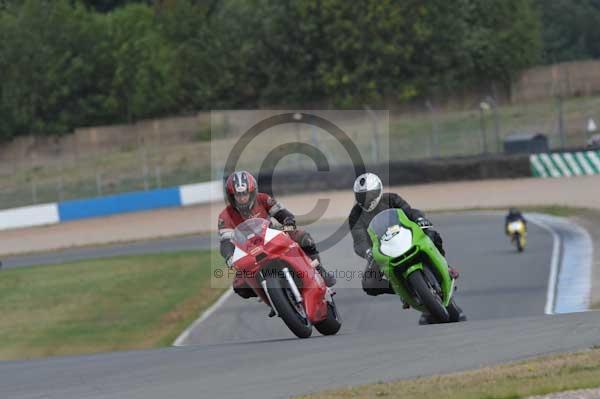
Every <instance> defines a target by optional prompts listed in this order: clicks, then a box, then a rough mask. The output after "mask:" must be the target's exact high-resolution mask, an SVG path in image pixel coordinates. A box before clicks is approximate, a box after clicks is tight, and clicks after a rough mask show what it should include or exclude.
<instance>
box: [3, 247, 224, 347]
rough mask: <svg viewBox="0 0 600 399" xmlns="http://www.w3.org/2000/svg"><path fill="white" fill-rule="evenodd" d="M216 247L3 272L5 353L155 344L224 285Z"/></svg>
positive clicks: (169, 337) (167, 338) (189, 319)
mask: <svg viewBox="0 0 600 399" xmlns="http://www.w3.org/2000/svg"><path fill="white" fill-rule="evenodd" d="M210 260H211V253H210V252H207V251H203V252H181V253H170V254H160V255H144V256H130V257H116V258H110V259H102V260H92V261H82V262H74V263H68V264H62V265H53V266H38V267H29V268H19V269H9V270H3V271H1V272H0V314H1V315H2V317H0V359H23V358H33V357H45V356H52V355H72V354H81V353H93V352H103V351H115V350H125V349H140V348H155V347H161V346H167V345H170V344H171V343H172V342H173V340H174V339H175V338H176V337H177V335H178V334H180V333H181V331H183V330H184V329H185V327H186V326H187V325H188V324H190V323H191V322H192V321H193V320H194V319H196V318H197V317H198V314H199V312H200V311H201V310H202V309H204V308H206V307H207V306H209V305H210V304H211V303H212V302H213V301H214V300H215V299H216V298H217V297H218V296H219V295H220V294H221V293H222V292H223V289H217V288H211V287H210V269H211V267H210Z"/></svg>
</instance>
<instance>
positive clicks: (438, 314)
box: [408, 270, 450, 323]
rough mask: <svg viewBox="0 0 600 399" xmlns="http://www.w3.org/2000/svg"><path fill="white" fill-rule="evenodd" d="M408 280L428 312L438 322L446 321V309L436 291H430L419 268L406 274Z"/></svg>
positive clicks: (447, 317) (447, 318)
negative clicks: (408, 274)
mask: <svg viewBox="0 0 600 399" xmlns="http://www.w3.org/2000/svg"><path fill="white" fill-rule="evenodd" d="M408 282H409V284H410V285H411V287H412V288H413V290H414V291H415V293H416V294H417V296H418V297H419V299H420V300H421V303H422V304H423V306H425V308H426V309H427V310H428V311H429V314H430V315H431V316H432V317H433V318H434V319H436V320H437V321H438V322H439V323H447V322H448V320H449V319H450V315H449V314H448V311H447V310H446V308H445V307H444V305H443V304H442V300H441V298H440V297H439V295H437V294H436V293H433V292H431V287H430V285H429V284H428V283H427V281H426V280H425V276H424V275H423V272H422V271H421V270H417V271H415V272H413V273H411V275H410V276H408Z"/></svg>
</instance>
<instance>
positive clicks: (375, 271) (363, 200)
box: [349, 173, 458, 296]
mask: <svg viewBox="0 0 600 399" xmlns="http://www.w3.org/2000/svg"><path fill="white" fill-rule="evenodd" d="M354 194H355V197H356V204H355V205H354V207H353V208H352V211H351V212H350V217H349V224H350V231H351V233H352V238H353V240H354V252H356V254H357V255H358V256H360V257H361V258H364V259H366V260H367V266H366V269H365V272H364V275H363V278H362V287H363V290H364V291H365V293H367V295H372V296H376V295H381V294H394V293H395V292H394V289H393V288H392V287H391V285H390V282H389V281H388V280H387V279H385V278H384V276H383V273H382V272H381V271H380V270H379V266H378V265H377V263H376V262H374V260H373V256H372V253H371V245H372V243H371V238H370V237H369V233H368V232H367V229H368V227H369V223H371V220H372V219H373V218H374V217H375V216H376V215H377V214H378V213H379V212H381V211H383V210H386V209H390V208H400V209H402V210H403V211H404V213H405V214H406V216H407V217H408V218H409V219H410V220H412V221H413V222H415V223H417V224H418V225H419V226H420V227H421V228H422V229H423V230H424V231H425V233H426V234H427V235H428V236H429V238H431V240H432V241H433V243H434V244H435V246H436V247H437V249H438V250H439V251H440V253H441V254H442V255H443V256H445V254H446V251H445V250H444V247H443V242H442V237H441V236H440V234H439V233H438V232H437V231H435V230H433V225H432V224H431V222H430V221H429V220H428V219H427V218H426V217H425V215H424V214H423V212H421V211H420V210H418V209H415V208H411V206H410V205H409V204H408V202H406V201H405V200H404V199H403V198H402V197H400V196H399V195H398V194H394V193H383V184H382V183H381V180H380V179H379V177H377V175H375V174H373V173H365V174H363V175H360V176H359V177H358V178H357V179H356V181H355V182H354ZM448 270H449V272H450V275H451V276H452V278H458V272H457V271H456V270H455V269H453V268H451V267H449V268H448Z"/></svg>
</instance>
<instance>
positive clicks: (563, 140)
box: [557, 94, 566, 149]
mask: <svg viewBox="0 0 600 399" xmlns="http://www.w3.org/2000/svg"><path fill="white" fill-rule="evenodd" d="M557 100H558V101H557V107H558V135H559V137H560V148H561V149H564V148H565V144H566V137H565V121H564V115H563V99H562V95H560V94H559V95H558V97H557Z"/></svg>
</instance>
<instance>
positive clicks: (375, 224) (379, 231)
mask: <svg viewBox="0 0 600 399" xmlns="http://www.w3.org/2000/svg"><path fill="white" fill-rule="evenodd" d="M399 224H401V223H400V220H398V212H397V210H396V209H386V210H385V211H381V212H379V213H378V214H377V216H375V217H374V218H373V220H371V223H369V228H370V229H371V230H373V231H374V232H375V235H376V236H377V237H378V238H381V236H383V235H384V234H385V233H386V231H387V229H388V227H390V226H395V225H399Z"/></svg>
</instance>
